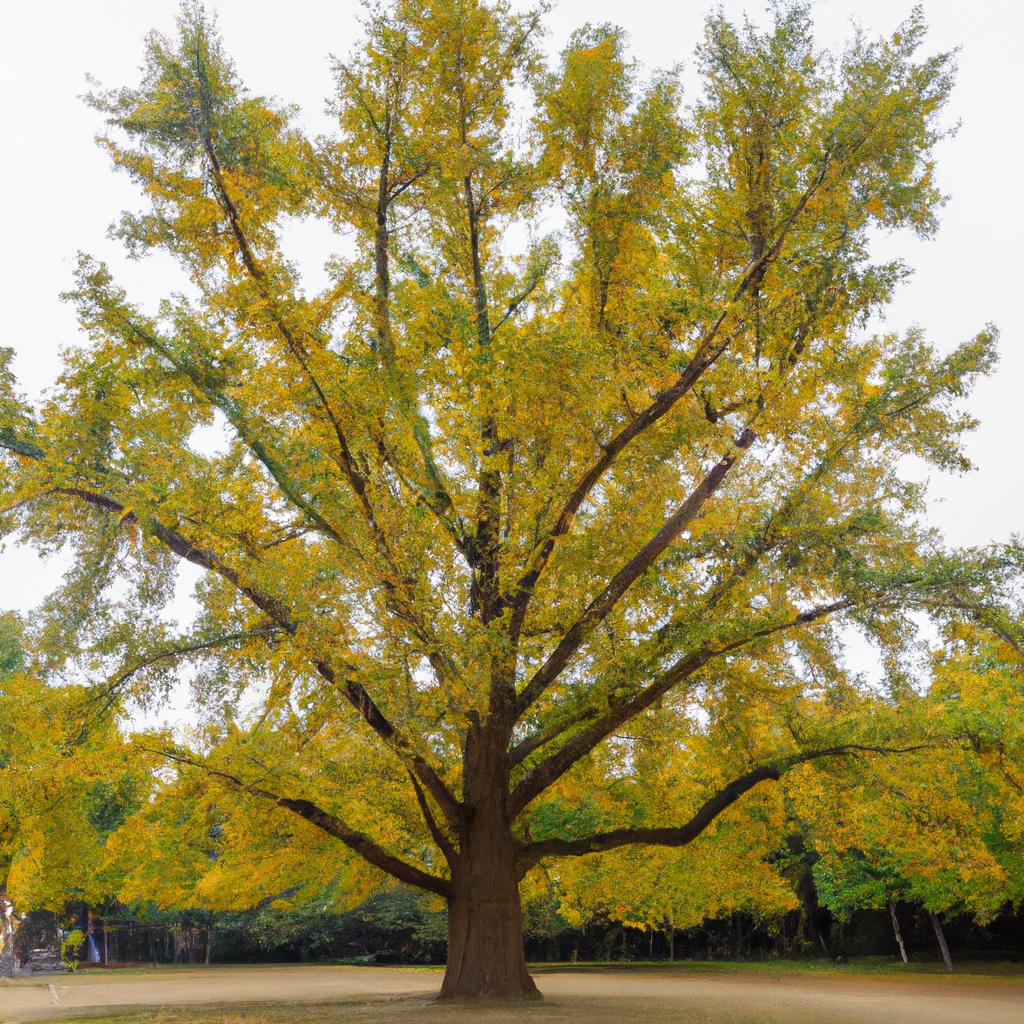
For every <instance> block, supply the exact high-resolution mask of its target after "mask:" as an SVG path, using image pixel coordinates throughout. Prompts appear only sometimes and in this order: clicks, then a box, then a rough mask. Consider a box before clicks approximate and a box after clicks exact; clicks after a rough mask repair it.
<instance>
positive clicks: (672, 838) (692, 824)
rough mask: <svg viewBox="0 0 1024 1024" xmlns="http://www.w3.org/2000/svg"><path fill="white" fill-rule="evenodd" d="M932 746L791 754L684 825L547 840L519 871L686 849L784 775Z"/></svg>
mask: <svg viewBox="0 0 1024 1024" xmlns="http://www.w3.org/2000/svg"><path fill="white" fill-rule="evenodd" d="M928 746H930V744H924V743H922V744H918V745H916V746H910V747H879V746H870V745H867V744H861V743H844V744H840V745H838V746H834V747H823V748H821V749H819V750H805V751H802V752H801V753H799V754H791V755H790V756H789V757H785V758H783V759H781V760H780V761H775V762H773V763H771V764H764V765H759V766H758V767H757V768H754V769H752V770H751V771H749V772H747V773H746V774H745V775H741V776H739V778H736V779H733V781H732V782H730V783H729V784H728V785H727V786H725V787H724V788H722V789H720V790H719V791H718V792H717V793H716V794H715V795H714V796H712V797H711V798H710V799H708V800H706V801H705V802H704V803H703V804H702V805H701V807H700V809H699V810H698V811H697V812H696V814H694V815H693V817H692V818H690V820H689V821H687V822H686V824H684V825H679V826H674V827H672V826H670V827H662V828H618V829H612V830H611V831H609V832H597V833H595V834H594V835H590V836H585V837H583V838H582V839H545V840H542V841H541V842H537V843H530V844H529V845H527V846H524V847H523V848H522V850H521V851H520V854H519V866H520V871H521V872H522V873H523V874H525V873H526V872H527V871H528V870H529V869H530V868H531V867H532V866H533V865H534V864H536V863H537V862H538V861H540V860H542V859H544V858H546V857H582V856H584V855H586V854H588V853H601V852H603V851H605V850H614V849H615V848H617V847H620V846H634V845H638V844H646V845H651V846H686V845H687V844H688V843H692V842H693V840H694V839H696V838H697V836H699V835H700V834H701V833H702V832H703V831H704V830H705V829H706V828H707V827H708V826H709V825H710V824H711V823H712V822H713V821H714V820H715V818H717V817H718V816H719V815H720V814H721V813H722V812H723V811H724V810H725V809H726V808H727V807H730V806H731V805H732V804H734V803H735V802H736V801H737V800H739V798H740V797H741V796H743V795H744V794H745V793H747V792H748V791H749V790H751V789H753V788H754V787H755V786H756V785H758V784H759V783H761V782H766V781H777V780H778V779H780V778H781V777H782V776H783V774H785V772H787V771H789V770H790V769H791V768H793V767H795V766H796V765H799V764H805V763H806V762H808V761H815V760H818V759H820V758H825V757H846V756H849V755H851V754H858V753H874V754H904V753H909V752H911V751H915V750H924V749H926V748H927V747H928Z"/></svg>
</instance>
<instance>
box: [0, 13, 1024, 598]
mask: <svg viewBox="0 0 1024 1024" xmlns="http://www.w3.org/2000/svg"><path fill="white" fill-rule="evenodd" d="M211 6H212V7H213V8H214V9H215V10H217V11H218V13H219V18H220V25H221V29H222V32H223V34H224V36H225V39H226V42H227V48H228V52H229V53H231V54H232V55H233V57H234V59H235V61H236V63H237V66H238V70H239V72H240V74H241V77H242V79H243V81H245V82H246V83H247V85H248V86H249V88H250V89H251V90H252V91H253V92H255V93H260V94H264V95H273V96H276V97H278V98H280V99H282V100H284V101H286V102H289V103H296V104H298V105H299V107H300V108H301V110H302V117H301V120H302V122H303V123H304V125H305V126H306V128H307V129H308V130H310V131H314V132H318V131H328V130H330V128H331V124H330V121H329V120H328V118H327V117H326V116H325V114H324V112H323V107H324V101H325V99H326V97H327V96H328V95H329V94H330V91H331V85H332V83H331V76H330V72H329V67H328V55H329V54H331V53H337V54H339V55H341V54H345V53H347V52H348V50H349V49H350V47H351V46H352V44H353V43H354V42H355V40H356V39H357V37H358V33H359V26H358V22H357V18H358V16H359V13H360V10H361V8H360V5H359V4H358V3H356V2H354V0H331V2H330V3H326V2H318V0H288V2H287V3H281V2H280V0H272V2H271V0H220V2H218V3H213V4H211ZM723 6H724V8H725V10H726V11H727V13H729V14H730V15H738V14H740V13H741V12H743V11H744V10H746V11H749V12H750V13H751V15H753V16H754V17H760V16H761V15H762V14H763V9H764V5H763V3H762V2H755V0H727V2H725V3H724V4H723ZM709 7H710V4H709V3H706V2H705V0H696V2H695V0H674V2H670V0H632V2H631V3H628V4H623V3H622V2H621V0H616V2H611V0H589V2H588V0H561V2H560V3H559V4H558V6H557V7H556V9H555V10H554V12H553V13H552V14H551V16H550V17H549V19H548V25H549V27H550V29H551V34H550V36H549V37H548V39H547V45H548V47H549V49H550V50H551V52H552V53H557V51H558V50H559V49H560V48H561V47H562V45H563V44H564V42H565V40H566V38H567V36H568V34H569V32H570V31H571V30H572V29H573V28H575V27H576V26H577V25H579V24H580V23H581V22H584V21H587V20H590V21H593V22H599V21H612V22H618V23H620V24H622V25H623V26H624V27H625V28H626V30H627V31H628V32H629V33H630V36H631V39H632V49H633V52H634V54H635V55H636V56H637V57H638V58H639V59H640V60H641V61H642V62H643V63H644V64H646V65H648V66H651V67H658V66H665V65H668V64H671V63H674V62H677V61H683V62H684V64H685V65H686V66H687V68H688V72H689V73H688V74H687V76H686V81H687V84H688V86H689V87H690V91H691V93H692V91H693V88H692V87H693V83H694V78H693V76H692V63H693V62H692V60H691V56H692V52H693V47H694V45H695V43H696V42H697V40H698V39H699V37H700V32H701V24H702V20H703V17H704V14H705V12H706V11H707V10H708V9H709ZM176 9H177V4H176V0H36V2H35V3H29V2H25V0H0V97H2V103H3V125H2V129H3V133H4V138H5V140H6V142H5V144H4V147H3V158H2V159H0V240H2V246H0V307H2V310H3V317H2V321H0V345H8V346H13V347H14V349H15V350H16V352H17V358H16V362H15V369H16V372H17V374H18V376H19V378H20V380H21V382H22V387H23V389H24V391H25V392H26V393H27V394H28V395H29V396H31V397H33V398H38V397H39V396H40V395H41V394H42V393H43V391H44V389H45V388H46V386H47V385H48V384H49V383H50V382H51V381H52V380H53V378H54V377H55V375H56V373H57V372H58V369H59V358H58V352H59V348H60V347H61V346H63V345H66V344H68V343H71V342H73V341H74V340H75V338H76V325H75V322H74V318H73V315H72V312H71V310H70V308H69V307H67V306H66V305H64V304H62V303H61V302H60V301H59V299H58V295H59V293H60V292H61V291H62V290H63V289H65V288H67V287H68V286H69V284H70V282H71V272H72V267H73V264H74V258H75V253H76V251H78V250H80V249H81V250H86V251H89V252H91V253H93V254H95V255H98V256H100V257H101V258H103V259H105V260H107V261H108V262H109V263H110V264H111V265H112V266H113V268H114V270H115V274H116V275H117V277H118V279H119V280H120V281H121V282H122V283H123V284H124V285H125V286H126V287H127V288H128V289H129V293H130V294H131V295H132V297H133V298H135V299H136V300H139V301H141V302H142V303H143V304H146V305H153V304H155V302H156V300H157V299H158V298H159V297H160V296H161V294H163V293H164V292H166V290H168V287H169V286H171V282H172V281H173V279H174V276H175V275H174V271H173V268H172V267H170V265H169V264H168V263H166V262H162V260H161V258H159V257H156V258H149V259H147V260H145V261H143V262H142V263H134V264H133V263H128V262H127V261H125V260H124V259H123V257H122V255H121V254H120V251H119V246H118V245H117V244H116V243H113V242H111V241H109V240H108V239H107V238H106V230H107V227H108V225H109V224H110V223H111V222H112V221H113V220H114V219H115V218H116V216H117V215H118V213H119V212H120V211H121V210H122V209H124V208H137V207H138V206H139V202H138V198H137V196H136V194H135V191H134V188H133V186H132V185H131V184H130V182H129V181H128V180H127V178H126V177H124V176H123V175H119V174H115V173H114V172H113V171H112V170H111V168H110V167H109V164H108V161H107V158H106V157H105V156H104V154H103V153H101V152H100V150H99V149H97V147H96V146H95V145H94V143H93V136H94V135H95V134H96V132H97V130H98V129H99V127H100V121H99V118H98V116H97V115H96V114H95V113H94V112H93V111H90V110H88V109H87V108H86V107H85V106H84V104H83V103H82V102H81V100H80V99H79V96H80V95H81V93H82V92H84V91H85V90H86V82H85V76H86V74H91V75H93V76H95V78H97V79H98V80H99V82H100V83H101V84H103V85H122V84H128V83H134V82H135V81H136V79H137V68H138V66H139V64H140V62H141V58H142V52H143V46H142V44H143V37H144V36H145V34H146V32H147V31H149V30H150V29H152V28H157V29H159V30H161V31H171V30H173V24H174V15H175V11H176ZM814 9H815V12H816V20H817V24H818V27H819V39H820V41H821V42H823V43H830V42H836V41H839V40H840V39H842V38H843V37H844V36H845V35H847V34H848V31H849V27H850V24H851V19H852V18H853V17H854V16H856V17H858V18H859V20H860V22H861V23H862V24H863V25H864V26H865V27H867V28H868V29H870V30H872V31H873V32H884V33H888V32H891V31H892V30H893V29H894V28H895V27H896V24H897V23H898V22H899V21H900V20H901V19H902V18H903V17H904V16H905V15H906V14H907V13H908V12H909V9H910V4H909V3H904V2H896V3H893V2H892V0H860V2H858V3H853V2H850V0H817V3H815V5H814ZM924 9H925V14H926V17H927V20H928V22H929V24H930V25H931V26H932V32H931V35H930V41H929V47H930V48H931V49H947V48H951V47H960V48H961V55H960V69H961V70H960V75H959V79H958V86H957V88H956V91H955V93H954V95H953V100H952V105H951V110H950V112H949V114H950V118H949V119H950V122H951V123H952V122H955V121H960V122H962V128H961V130H960V132H959V134H958V135H957V136H956V137H955V138H953V139H951V140H948V141H946V142H944V143H943V144H942V145H941V147H940V149H939V152H938V172H939V173H938V177H939V181H940V183H941V186H942V187H943V189H944V190H945V191H946V192H948V193H949V194H950V196H951V198H950V202H949V204H948V206H947V207H946V209H945V211H944V212H943V215H942V227H941V230H940V232H939V235H938V237H937V238H936V239H935V240H932V241H928V242H920V241H918V240H916V239H914V238H913V237H904V236H901V235H898V236H892V237H890V238H885V239H881V240H880V244H879V250H878V252H879V255H880V256H881V255H885V256H892V255H894V254H899V255H901V256H902V257H903V258H904V259H905V260H906V261H907V262H908V263H909V264H910V265H911V266H913V267H915V268H916V270H917V273H916V275H915V277H914V279H913V280H912V281H911V282H910V283H909V284H908V285H906V286H904V288H903V289H902V290H901V292H900V293H899V296H898V299H897V301H896V302H895V304H894V305H893V306H892V308H891V311H890V314H889V316H888V321H887V324H886V329H889V330H902V329H904V328H906V327H908V326H910V325H912V324H920V325H921V326H923V327H924V328H925V329H926V331H927V333H928V335H929V337H930V338H931V339H932V340H933V341H934V343H935V344H936V345H938V346H939V347H940V348H942V349H946V348H948V347H950V346H952V345H953V344H955V343H956V342H958V341H960V340H962V339H963V338H965V337H968V336H970V335H972V334H974V333H975V332H976V331H977V330H978V329H979V328H980V327H981V326H982V325H983V324H984V323H985V322H987V321H993V322H995V323H996V324H997V325H998V326H999V328H1000V329H1001V331H1002V344H1001V351H1002V359H1001V364H1000V367H999V369H998V371H997V373H996V375H995V376H994V377H993V378H991V379H989V380H987V381H985V382H983V383H982V384H981V386H980V387H979V388H978V390H977V392H976V394H975V397H974V401H973V409H974V410H975V411H976V413H977V414H978V415H979V416H980V418H981V420H982V427H981V429H980V430H979V431H978V432H977V433H976V434H975V435H974V436H973V438H972V439H971V441H970V445H969V450H970V454H971V456H972V458H973V459H974V461H975V463H976V465H977V470H976V472H974V473H973V474H971V475H969V476H967V477H949V478H946V477H942V476H933V477H932V479H931V494H932V496H933V498H934V501H933V508H932V519H933V521H934V522H935V523H936V524H937V525H939V526H940V527H941V528H942V529H943V530H944V531H945V533H946V535H947V537H948V539H949V540H950V541H951V542H953V543H957V544H973V543H986V542H988V541H991V540H1000V539H1005V538H1007V537H1008V536H1009V535H1010V534H1011V533H1012V532H1014V531H1016V530H1019V529H1020V523H1019V518H1020V516H1019V504H1020V501H1021V498H1022V496H1024V459H1022V458H1021V455H1020V444H1021V441H1022V434H1021V429H1020V426H1019V416H1020V411H1021V410H1020V408H1019V407H1018V405H1019V403H1021V402H1022V401H1024V398H1022V396H1021V394H1020V385H1021V383H1022V381H1024V344H1022V342H1024V337H1022V332H1024V312H1022V304H1021V300H1020V295H1021V289H1022V285H1024V280H1022V276H1021V273H1020V263H1019V248H1020V239H1021V238H1022V237H1024V213H1022V210H1024V205H1022V202H1021V193H1022V186H1021V177H1020V175H1021V167H1022V165H1024V161H1022V157H1024V144H1022V141H1021V118H1020V111H1019V105H1020V102H1021V100H1022V98H1024V65H1022V63H1021V61H1020V59H1019V52H1018V48H1019V45H1020V40H1021V38H1022V37H1024V4H1018V3H1016V2H1012V0H1005V2H1004V0H975V2H973V3H970V4H964V3H963V2H960V0H926V2H925V3H924ZM292 241H293V243H294V248H293V250H292V255H293V257H294V258H296V259H297V260H298V261H299V262H300V263H304V264H305V265H306V266H307V268H308V270H309V273H310V275H311V277H313V278H314V279H315V278H316V275H317V274H318V272H319V268H320V267H321V266H322V264H323V260H324V258H325V256H326V255H327V254H328V252H329V251H330V242H329V239H327V237H326V235H325V234H324V232H323V231H322V230H318V229H316V228H310V229H306V228H302V229H300V230H297V231H296V232H294V238H293V239H292ZM60 571H61V567H60V565H59V560H54V561H51V563H50V564H46V563H44V562H42V561H41V560H40V559H39V558H38V557H37V556H36V555H35V554H33V553H32V552H30V551H25V550H19V549H16V548H13V547H8V549H7V550H5V551H3V552H2V553H0V609H4V608H15V609H18V610H20V611H28V610H29V609H31V608H32V607H33V606H34V605H36V604H37V603H38V602H39V600H40V599H41V598H42V597H43V596H44V595H45V594H46V593H47V592H48V591H49V590H50V589H51V588H52V587H53V586H54V584H55V582H56V580H57V579H58V578H59V573H60Z"/></svg>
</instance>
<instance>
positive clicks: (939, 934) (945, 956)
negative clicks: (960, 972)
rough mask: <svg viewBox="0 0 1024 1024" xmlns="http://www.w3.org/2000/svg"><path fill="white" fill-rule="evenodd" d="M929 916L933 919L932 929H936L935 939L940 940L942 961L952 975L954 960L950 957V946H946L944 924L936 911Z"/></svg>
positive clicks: (930, 912)
mask: <svg viewBox="0 0 1024 1024" xmlns="http://www.w3.org/2000/svg"><path fill="white" fill-rule="evenodd" d="M928 916H929V917H930V918H931V921H932V928H934V929H935V938H936V939H938V940H939V949H940V950H942V961H943V963H944V964H945V965H946V970H947V971H949V973H950V974H952V973H953V958H952V957H951V956H950V955H949V946H947V945H946V933H945V932H944V931H943V930H942V922H941V921H940V920H939V915H938V914H936V913H935V911H934V910H929V911H928Z"/></svg>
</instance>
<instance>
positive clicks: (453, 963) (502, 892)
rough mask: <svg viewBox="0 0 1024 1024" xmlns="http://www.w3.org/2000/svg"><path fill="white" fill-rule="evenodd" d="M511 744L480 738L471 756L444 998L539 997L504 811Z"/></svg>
mask: <svg viewBox="0 0 1024 1024" xmlns="http://www.w3.org/2000/svg"><path fill="white" fill-rule="evenodd" d="M506 743H507V740H506V739H505V737H504V736H502V735H500V734H499V735H494V734H490V735H488V734H487V733H486V732H481V733H477V735H475V736H473V737H472V739H471V749H470V750H469V751H468V753H467V760H466V764H467V773H466V781H465V790H466V792H467V796H469V798H470V799H469V801H468V803H469V807H470V813H469V816H468V820H467V822H466V824H465V826H464V827H463V829H462V830H461V835H460V843H459V855H458V859H457V861H456V863H455V865H454V867H453V869H452V880H451V886H452V890H451V896H450V897H449V899H448V965H447V967H446V968H445V972H444V981H443V982H442V984H441V998H442V999H454V1000H493V1001H500V1002H521V1001H523V1000H531V999H540V998H541V995H540V992H538V991H537V986H536V985H535V984H534V982H533V978H531V977H530V973H529V971H527V969H526V956H525V953H524V951H523V911H522V905H521V903H520V901H519V872H518V868H517V865H516V848H515V841H514V839H513V837H512V829H511V827H510V823H509V820H508V813H507V807H506V795H507V793H508V788H507V779H508V774H507V766H506V764H505V755H504V750H505V745H506Z"/></svg>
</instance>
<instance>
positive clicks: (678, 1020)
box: [0, 967, 1024, 1024]
mask: <svg viewBox="0 0 1024 1024" xmlns="http://www.w3.org/2000/svg"><path fill="white" fill-rule="evenodd" d="M439 983H440V976H439V973H438V972H436V971H432V970H415V969H409V968H353V967H214V968H207V969H197V970H182V969H178V970H160V969H156V970H153V971H151V972H147V971H139V972H131V973H125V974H120V975H119V974H108V973H106V972H99V971H95V972H89V973H85V974H82V975H76V976H68V975H61V976H56V977H48V978H43V977H40V978H26V979H22V980H19V981H16V982H7V983H0V1020H3V1021H9V1022H21V1021H32V1020H47V1019H61V1018H67V1017H77V1016H85V1015H89V1014H97V1013H100V1012H102V1011H111V1010H114V1009H119V1010H121V1009H123V1010H128V1009H131V1008H133V1007H135V1008H140V1009H142V1008H149V1009H153V1008H161V1009H162V1008H168V1007H172V1006H178V1007H182V1006H196V1007H199V1006H212V1005H217V1006H218V1007H220V1008H226V1007H227V1006H229V1005H233V1006H237V1007H238V1009H240V1010H241V1009H242V1008H243V1007H244V1006H245V1005H246V1004H248V1005H249V1006H252V1005H253V1004H264V1006H269V1004H287V1003H292V1004H301V1003H307V1004H311V1006H310V1010H311V1011H312V1012H311V1013H310V1019H311V1020H314V1021H315V1020H316V1018H317V1017H318V1016H323V1017H324V1018H325V1019H326V1018H328V1017H329V1019H330V1021H332V1022H334V1021H345V1022H347V1021H351V1022H353V1024H361V1022H376V1024H391V1022H392V1021H393V1022H396V1024H421V1022H422V1024H427V1022H436V1024H442V1022H444V1024H447V1022H464V1024H470V1022H475V1021H480V1020H486V1021H487V1022H489V1024H506V1022H507V1024H513V1022H516V1024H532V1022H536V1024H558V1022H568V1021H573V1022H583V1024H626V1022H633V1021H637V1022H645V1024H654V1022H659V1024H660V1022H667V1021H672V1022H673V1024H819V1022H820V1024H825V1022H827V1024H868V1022H871V1024H1022V1022H1024V984H1022V983H1021V982H1019V981H1005V980H995V979H989V978H946V977H915V978H908V977H901V978H891V979H889V978H874V977H863V976H852V977H849V978H843V977H838V978H837V977H835V976H823V977H816V976H813V975H812V976H807V975H799V974H794V973H791V972H780V973H779V974H766V973H763V972H752V971H751V972H744V971H736V972H729V973H720V974H719V973H707V974H704V973H701V972H699V971H692V972H691V971H686V970H683V971H678V972H668V971H664V972H657V971H642V970H628V971H595V972H589V971H588V972H579V973H575V972H558V971H552V972H550V973H547V972H545V973H542V974H540V975H539V976H538V983H539V985H540V987H541V989H542V991H543V992H544V994H545V997H546V998H545V1001H544V1002H543V1003H541V1004H539V1005H537V1006H531V1007H528V1008H524V1009H517V1010H488V1011H485V1012H481V1011H480V1010H479V1009H476V1008H455V1007H451V1006H444V1007H440V1006H437V1005H434V1004H433V1003H432V997H433V995H434V994H435V993H436V991H437V988H438V985H439ZM315 1004H320V1005H321V1006H323V1013H322V1014H319V1015H318V1014H317V1012H316V1011H315V1010H314V1008H313V1007H314V1005H315ZM328 1004H330V1010H329V1011H328Z"/></svg>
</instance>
